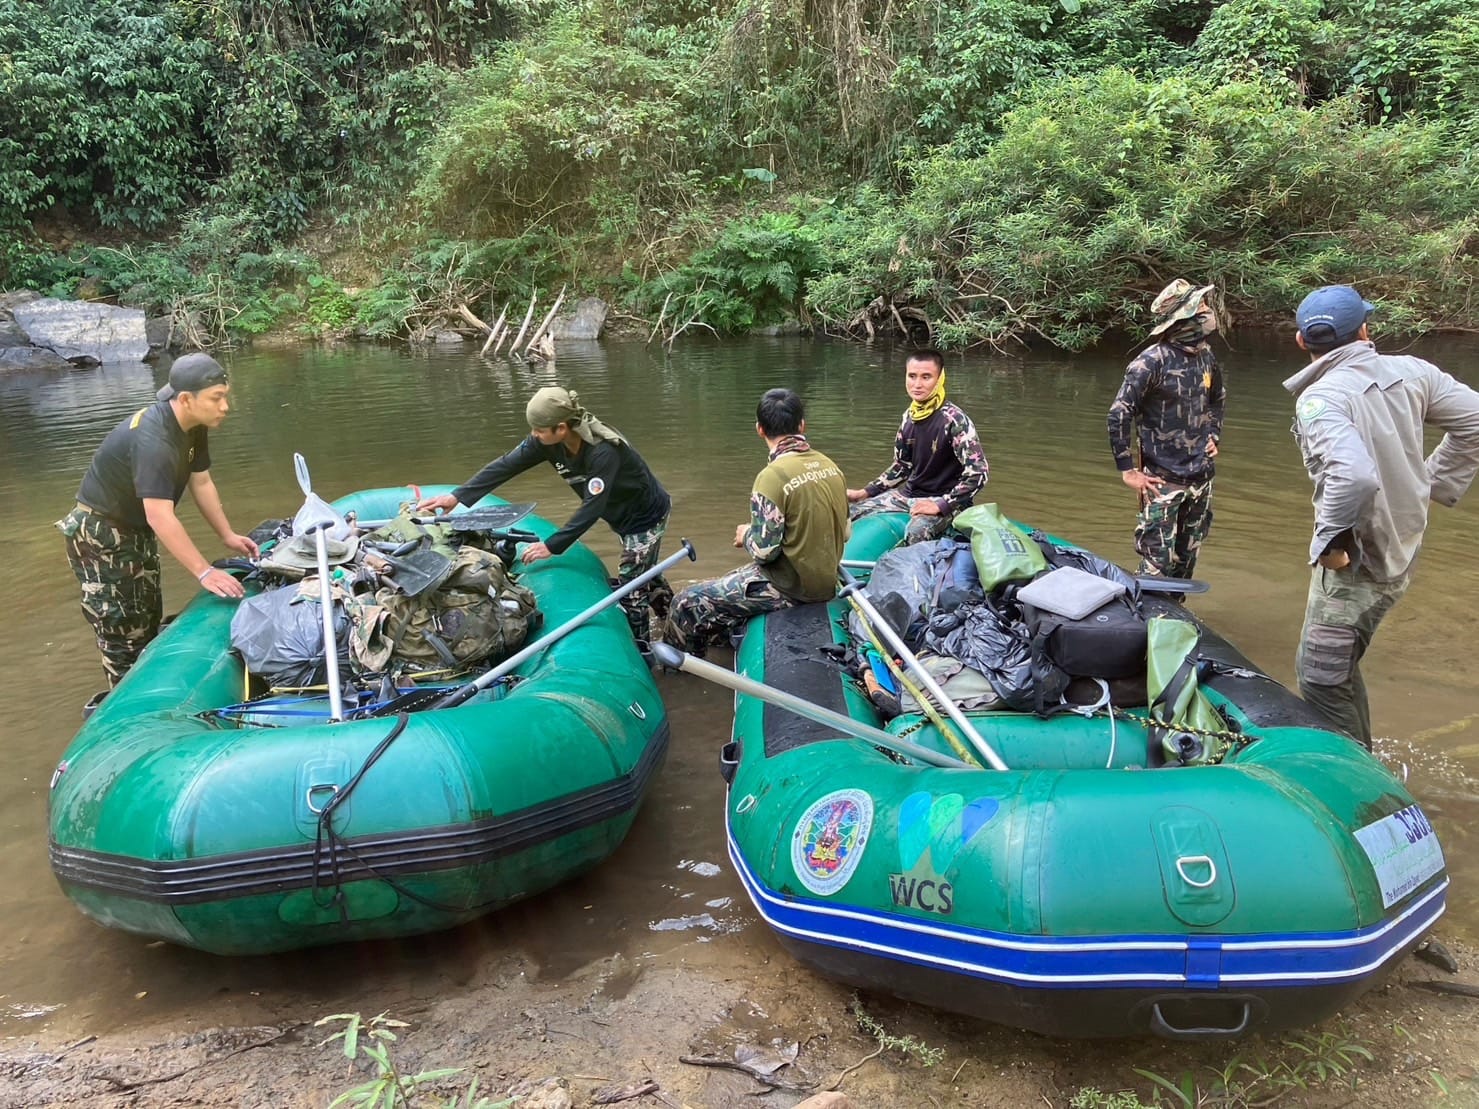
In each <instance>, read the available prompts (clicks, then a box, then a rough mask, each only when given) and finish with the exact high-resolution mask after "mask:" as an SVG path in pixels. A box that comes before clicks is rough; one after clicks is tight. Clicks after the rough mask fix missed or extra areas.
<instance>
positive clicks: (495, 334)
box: [478, 302, 508, 354]
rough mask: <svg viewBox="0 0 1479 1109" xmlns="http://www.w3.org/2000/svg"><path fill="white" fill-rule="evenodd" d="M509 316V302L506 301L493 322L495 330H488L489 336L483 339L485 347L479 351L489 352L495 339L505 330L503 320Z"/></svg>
mask: <svg viewBox="0 0 1479 1109" xmlns="http://www.w3.org/2000/svg"><path fill="white" fill-rule="evenodd" d="M507 318H508V304H507V303H506V302H505V304H504V305H503V311H502V312H500V313H499V314H498V320H497V322H495V323H494V324H493V330H492V331H490V332H488V338H487V339H485V340H484V341H483V349H482V350H481V351H479V352H478V353H480V354H487V353H488V348H489V347H491V346H492V345H493V340H494V339H496V338H498V335H499V333H500V332H501V331H502V330H503V321H504V320H505V319H507Z"/></svg>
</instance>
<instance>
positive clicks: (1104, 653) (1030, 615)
mask: <svg viewBox="0 0 1479 1109" xmlns="http://www.w3.org/2000/svg"><path fill="white" fill-rule="evenodd" d="M1022 608H1023V617H1024V620H1025V622H1026V624H1027V628H1028V632H1029V634H1030V636H1031V639H1032V653H1033V657H1034V659H1038V658H1042V659H1046V660H1048V661H1051V662H1052V663H1053V664H1055V665H1056V666H1058V667H1059V668H1060V669H1062V670H1063V671H1064V672H1065V673H1067V674H1069V675H1070V676H1072V677H1075V678H1105V679H1109V680H1113V679H1115V678H1133V677H1141V678H1143V677H1144V676H1145V650H1146V635H1145V617H1144V616H1143V615H1142V614H1141V613H1140V612H1139V611H1138V609H1137V607H1136V605H1135V604H1134V602H1133V601H1131V600H1130V598H1129V596H1128V595H1124V596H1120V597H1116V598H1115V599H1114V600H1112V601H1109V602H1107V603H1106V604H1103V605H1100V606H1099V607H1098V608H1096V609H1095V610H1094V611H1093V612H1091V613H1089V614H1088V615H1087V616H1080V617H1078V618H1077V619H1069V618H1068V617H1066V616H1060V615H1059V614H1058V613H1055V612H1048V611H1047V610H1045V609H1040V608H1035V607H1033V606H1032V605H1028V604H1024V605H1023V606H1022Z"/></svg>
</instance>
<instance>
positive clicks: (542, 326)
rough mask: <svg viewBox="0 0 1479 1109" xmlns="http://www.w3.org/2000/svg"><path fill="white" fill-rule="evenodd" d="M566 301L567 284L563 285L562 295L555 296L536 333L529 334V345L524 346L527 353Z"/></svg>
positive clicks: (535, 330)
mask: <svg viewBox="0 0 1479 1109" xmlns="http://www.w3.org/2000/svg"><path fill="white" fill-rule="evenodd" d="M564 303H565V286H563V285H561V286H560V295H559V296H558V297H556V298H555V302H554V304H552V305H550V310H549V311H548V312H546V313H545V314H544V319H542V320H540V321H539V326H538V327H536V328H535V329H534V334H532V335H530V336H529V345H528V346H526V347H525V348H524V352H525V353H526V354H527V353H528V352H529V351H531V350H533V349H534V344H535V343H537V342H539V337H540V335H542V334H544V329H545V328H546V327H548V326H549V325H550V321H551V320H552V319H554V318H555V313H556V312H558V311H559V310H560V305H562V304H564Z"/></svg>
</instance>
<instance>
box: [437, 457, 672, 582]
mask: <svg viewBox="0 0 1479 1109" xmlns="http://www.w3.org/2000/svg"><path fill="white" fill-rule="evenodd" d="M541 462H548V463H549V464H550V465H551V466H553V467H554V468H555V469H556V470H557V471H558V472H559V474H560V476H561V477H562V478H564V479H565V481H566V483H567V484H569V486H570V489H571V490H572V491H573V492H574V493H575V495H576V496H578V497H580V498H581V505H580V507H579V508H578V509H576V510H575V515H574V516H572V517H570V520H569V522H568V523H567V524H566V525H565V526H564V527H562V528H561V529H560V530H559V531H557V532H555V534H554V535H551V536H550V537H549V538H548V539H547V540H545V545H546V546H547V547H549V549H550V550H551V551H552V552H553V553H554V554H560V553H561V552H563V551H564V550H566V549H567V548H568V547H569V546H570V545H571V544H572V543H574V542H575V541H576V540H577V539H579V538H580V537H581V536H582V535H584V534H585V532H586V529H587V528H589V527H590V526H591V525H592V524H594V523H595V522H596V521H597V520H605V521H606V522H607V523H608V524H610V525H611V527H612V530H614V531H615V532H616V533H617V534H618V535H635V534H636V533H638V532H642V531H646V530H647V529H648V528H650V527H653V526H655V525H656V524H657V523H658V521H660V520H661V519H662V518H663V517H664V516H666V515H667V514H668V510H669V509H670V508H671V507H672V501H671V500H670V499H669V497H668V491H667V490H666V489H664V488H663V487H662V486H661V485H660V484H659V483H658V480H657V478H655V477H654V476H653V474H652V471H651V470H650V469H648V468H647V463H646V462H645V461H643V459H642V456H641V455H640V454H638V453H637V452H636V451H635V450H633V449H632V448H631V446H630V445H628V444H627V443H625V442H622V443H611V442H608V441H607V440H605V439H601V440H598V441H597V442H596V443H594V444H591V443H586V444H585V445H584V446H583V447H581V450H580V453H579V454H576V455H572V454H570V453H568V452H567V451H566V450H565V448H564V446H563V445H562V444H559V443H556V444H554V445H553V446H549V447H546V446H545V445H544V444H543V443H541V442H540V441H539V440H538V439H536V438H534V436H533V435H530V436H529V437H528V438H527V439H525V440H524V441H523V442H522V443H520V444H519V445H518V446H517V447H515V448H514V449H513V450H511V451H509V452H508V453H507V454H506V455H504V456H503V457H502V458H495V459H494V460H493V461H492V462H490V463H488V464H487V465H486V466H484V467H483V468H482V469H481V470H479V471H478V472H477V473H476V474H474V475H473V476H472V477H471V478H470V479H468V481H466V482H465V483H464V484H462V485H460V486H458V487H457V488H456V489H454V490H452V493H453V495H454V496H455V497H456V498H457V499H458V500H459V501H461V502H462V503H463V504H473V503H475V502H477V501H478V500H480V499H481V498H482V497H483V496H485V495H486V494H488V493H491V492H492V491H493V490H494V489H497V488H498V487H499V486H500V485H502V484H503V483H504V482H505V481H507V480H508V479H509V478H511V477H513V476H514V475H515V474H522V473H523V472H524V471H525V470H529V469H532V468H533V467H535V466H537V465H539V464H540V463H541Z"/></svg>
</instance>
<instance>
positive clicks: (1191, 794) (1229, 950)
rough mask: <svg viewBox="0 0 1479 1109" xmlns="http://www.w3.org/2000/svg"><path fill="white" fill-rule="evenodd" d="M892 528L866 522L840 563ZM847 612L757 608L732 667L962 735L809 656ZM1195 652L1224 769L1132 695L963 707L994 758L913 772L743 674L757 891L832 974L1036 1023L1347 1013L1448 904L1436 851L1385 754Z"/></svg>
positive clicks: (734, 764)
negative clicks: (1155, 759)
mask: <svg viewBox="0 0 1479 1109" xmlns="http://www.w3.org/2000/svg"><path fill="white" fill-rule="evenodd" d="M906 522H907V521H906V518H905V517H902V516H874V517H868V518H865V519H863V520H859V521H856V522H855V524H854V533H853V536H852V538H851V540H850V542H849V545H848V550H847V557H848V558H849V559H850V560H859V561H863V562H866V561H870V560H872V559H875V558H877V557H878V556H879V555H880V554H882V553H883V552H884V551H886V550H888V549H889V548H890V547H892V546H894V545H895V544H896V543H898V542H899V541H900V540H901V538H902V532H903V526H904V524H905V523H906ZM1159 603H1160V606H1161V607H1160V611H1163V612H1165V613H1167V614H1175V615H1177V616H1179V617H1181V618H1184V619H1190V618H1191V617H1190V616H1189V615H1188V614H1187V613H1186V612H1185V610H1184V609H1183V608H1182V606H1179V605H1176V604H1174V603H1172V602H1170V601H1163V602H1159ZM1155 604H1156V602H1154V600H1153V599H1150V600H1147V605H1148V606H1150V607H1152V609H1154V606H1155ZM846 617H847V606H846V602H845V601H844V600H843V599H838V600H835V601H832V602H831V603H829V604H826V605H806V606H801V607H798V608H794V609H789V610H785V611H783V612H779V613H773V614H770V615H768V616H765V617H759V618H756V619H755V620H752V621H751V622H750V624H749V627H748V630H747V632H746V634H745V636H744V640H743V642H742V644H741V646H740V648H739V651H738V653H737V656H736V662H735V668H736V671H737V672H739V673H740V674H742V675H744V676H745V677H748V678H751V679H754V680H757V681H761V682H765V683H767V684H769V685H772V686H775V687H779V688H781V689H783V690H785V691H787V692H789V693H792V694H795V695H797V696H801V697H804V698H806V699H808V700H810V701H812V702H813V703H816V704H820V705H822V706H824V707H827V708H832V709H834V710H836V711H839V712H843V713H845V714H847V715H848V716H850V717H851V718H852V719H854V720H856V721H858V722H859V723H862V724H867V725H871V726H873V727H884V728H885V730H887V731H889V732H892V733H894V734H896V735H900V736H907V738H908V740H909V741H911V742H912V743H915V744H919V745H921V746H924V747H928V748H932V749H934V750H936V751H938V752H940V753H941V754H946V755H951V754H954V751H953V750H952V748H951V747H950V746H948V745H947V743H946V741H945V738H944V737H943V736H942V735H941V734H940V731H939V729H938V728H936V727H935V725H933V724H932V723H930V722H929V721H928V720H927V719H926V718H925V717H923V716H920V715H917V714H905V715H903V716H899V717H897V718H895V719H894V720H892V721H889V722H888V723H886V724H885V723H884V721H882V720H881V719H880V717H879V715H878V714H877V712H876V710H875V709H874V707H873V704H872V703H871V702H870V701H869V699H868V697H867V695H866V692H865V691H864V689H863V688H862V687H861V685H860V684H859V683H858V682H856V680H855V679H853V678H852V677H850V676H848V675H847V674H846V673H845V672H844V670H843V669H842V668H841V667H840V666H839V665H837V663H836V661H835V652H830V653H829V652H828V651H826V650H824V648H828V647H831V646H832V645H834V644H842V643H845V642H846V641H847V631H846V627H845V622H846ZM1199 651H1200V655H1201V657H1202V658H1203V659H1206V660H1210V663H1209V665H1206V666H1204V667H1203V669H1204V671H1210V672H1211V676H1210V677H1208V678H1206V679H1205V680H1204V681H1203V683H1202V690H1203V692H1204V693H1205V694H1206V695H1207V697H1208V699H1209V700H1210V701H1211V702H1212V703H1213V705H1214V706H1215V707H1216V709H1217V710H1218V712H1219V713H1220V714H1221V715H1222V717H1223V719H1224V720H1225V721H1226V722H1227V723H1228V726H1229V732H1230V733H1233V734H1236V735H1237V736H1238V737H1239V741H1238V742H1237V743H1233V744H1230V745H1229V747H1228V751H1227V754H1226V755H1225V757H1224V758H1223V759H1222V760H1221V761H1220V762H1218V763H1216V764H1212V765H1200V766H1172V767H1160V768H1154V769H1152V768H1147V767H1146V765H1145V764H1146V762H1147V759H1146V751H1147V732H1146V728H1145V725H1144V724H1143V723H1140V722H1137V720H1136V719H1135V717H1136V716H1137V715H1139V714H1137V713H1136V712H1134V711H1131V712H1129V713H1121V714H1119V719H1114V718H1112V717H1111V716H1110V715H1108V714H1107V712H1106V711H1105V710H1100V711H1099V712H1097V713H1095V714H1094V715H1092V716H1085V715H1081V714H1077V713H1067V712H1065V713H1060V714H1057V715H1053V716H1049V717H1046V718H1043V717H1039V716H1037V715H1035V714H1032V713H1020V712H1013V711H1005V710H990V711H984V712H972V713H969V714H968V717H969V719H970V721H971V723H972V724H973V725H974V727H975V728H976V729H977V731H978V732H979V733H980V734H981V735H982V736H983V737H984V738H985V739H986V741H987V742H988V743H989V744H990V745H991V746H992V747H993V748H994V749H995V751H996V752H997V753H998V754H999V755H1000V757H1001V759H1002V760H1003V761H1004V762H1005V763H1006V764H1007V766H1008V767H1009V769H1008V770H1006V771H997V770H991V769H986V768H984V767H983V768H981V769H974V768H958V769H957V768H945V767H935V766H927V765H923V764H922V763H919V762H917V761H915V760H911V759H910V758H908V757H906V756H905V755H902V754H899V753H898V752H889V751H884V750H883V749H882V748H881V746H878V745H874V744H873V743H870V742H867V741H865V740H863V739H859V738H853V737H850V736H847V735H844V734H841V733H840V732H839V731H838V730H837V728H836V727H833V726H830V725H826V724H821V723H816V722H813V721H812V720H809V719H804V718H801V717H798V716H795V715H793V714H791V713H788V712H786V711H784V710H783V709H781V708H779V707H776V706H774V705H773V704H770V703H767V702H764V701H761V700H758V699H756V698H754V697H752V696H747V695H744V694H741V695H738V696H737V697H736V701H735V720H734V730H733V738H732V741H731V743H730V744H729V746H728V747H727V748H726V749H725V754H724V757H723V764H724V771H725V775H726V777H727V779H728V781H729V790H728V796H727V800H726V810H725V826H726V836H727V841H728V847H729V854H730V858H731V859H732V861H733V863H734V865H735V868H736V870H737V872H738V874H739V877H740V880H741V881H742V882H743V884H744V887H745V890H746V891H747V893H748V894H749V896H750V899H751V901H752V902H753V903H754V905H755V908H756V910H757V911H758V913H759V914H760V916H761V918H762V919H763V920H764V921H765V922H766V923H767V924H768V925H769V926H770V927H771V928H772V929H773V930H774V932H775V934H776V936H777V937H778V938H779V940H780V942H781V943H782V945H783V946H785V947H786V948H787V949H788V950H789V951H790V952H791V953H792V954H793V955H794V956H795V957H796V958H797V959H798V960H800V961H801V962H802V963H804V964H806V965H807V966H810V967H812V968H813V969H815V970H817V971H818V972H820V973H822V974H825V975H828V976H830V977H833V978H837V979H840V980H842V981H844V982H847V983H850V984H852V985H855V986H859V987H862V988H865V989H870V990H876V991H879V992H884V993H889V994H893V995H895V996H898V997H901V998H904V999H906V1000H910V1001H916V1002H921V1003H924V1004H927V1005H931V1006H935V1007H938V1008H941V1009H946V1010H950V1011H954V1012H960V1013H965V1014H969V1015H973V1016H977V1017H982V1018H985V1019H987V1020H990V1021H994V1022H998V1023H1001V1024H1006V1025H1011V1026H1014V1027H1019V1028H1025V1029H1030V1030H1033V1031H1037V1032H1041V1033H1045V1034H1049V1035H1055V1036H1070V1037H1104V1036H1137V1035H1146V1034H1154V1035H1159V1036H1164V1037H1170V1038H1181V1039H1215V1038H1231V1037H1237V1036H1242V1035H1245V1034H1247V1033H1251V1032H1265V1031H1273V1030H1278V1029H1287V1028H1294V1027H1301V1026H1306V1025H1309V1024H1312V1023H1314V1022H1317V1021H1319V1020H1321V1019H1323V1018H1324V1017H1326V1016H1328V1015H1329V1014H1331V1013H1333V1012H1335V1011H1337V1010H1338V1009H1340V1008H1341V1007H1342V1006H1345V1005H1347V1004H1348V1003H1350V1002H1351V1001H1352V1000H1353V999H1355V998H1356V997H1358V996H1359V995H1360V994H1362V993H1363V992H1365V991H1366V990H1368V989H1370V988H1371V987H1372V986H1373V985H1375V984H1376V983H1378V982H1380V981H1381V980H1382V978H1383V976H1384V975H1385V974H1386V973H1387V972H1389V971H1390V970H1391V968H1392V967H1393V965H1394V964H1395V963H1396V962H1397V961H1398V960H1400V959H1401V958H1403V957H1404V956H1405V955H1406V954H1408V953H1409V952H1411V951H1412V950H1413V948H1414V947H1416V946H1417V944H1418V943H1419V942H1420V941H1421V940H1422V939H1423V937H1424V936H1425V935H1426V934H1427V933H1428V932H1429V931H1430V930H1431V929H1432V928H1433V926H1434V924H1435V922H1436V921H1437V920H1438V918H1439V917H1440V916H1441V915H1442V913H1443V911H1444V907H1445V901H1446V896H1447V890H1448V882H1449V880H1448V874H1447V871H1446V869H1445V866H1444V860H1443V853H1442V849H1441V847H1440V846H1439V844H1438V841H1437V837H1436V836H1435V835H1434V833H1433V829H1432V827H1431V825H1430V823H1429V822H1428V819H1427V817H1426V816H1425V815H1424V813H1423V811H1422V808H1421V806H1420V805H1418V803H1417V802H1416V800H1415V799H1414V798H1413V797H1412V795H1411V794H1410V793H1408V791H1407V789H1406V787H1405V786H1404V785H1403V784H1402V782H1401V781H1399V780H1398V779H1397V778H1396V777H1394V776H1393V775H1392V773H1391V772H1390V771H1388V770H1387V768H1386V767H1385V766H1383V765H1382V763H1381V762H1380V761H1379V760H1377V759H1376V758H1374V757H1373V756H1372V755H1370V754H1369V753H1367V752H1366V751H1365V750H1364V749H1362V748H1361V747H1360V746H1359V745H1357V744H1355V743H1353V742H1351V741H1350V740H1348V739H1346V738H1345V737H1344V736H1342V735H1340V734H1338V733H1337V732H1336V731H1334V730H1333V729H1332V727H1331V726H1330V725H1329V724H1328V722H1326V721H1325V720H1324V718H1323V717H1321V716H1320V715H1319V714H1318V713H1317V712H1316V711H1315V710H1313V709H1312V708H1310V707H1309V706H1307V705H1306V704H1305V703H1304V702H1303V701H1301V700H1300V699H1299V698H1297V697H1296V696H1294V695H1293V694H1292V693H1291V692H1289V691H1288V690H1287V689H1285V688H1284V687H1283V686H1281V685H1279V684H1278V683H1277V682H1275V681H1274V680H1273V679H1271V678H1269V677H1268V676H1267V675H1266V674H1263V673H1261V672H1259V671H1258V670H1257V669H1256V668H1255V667H1254V666H1253V665H1252V664H1251V663H1250V662H1249V661H1248V660H1247V659H1246V658H1244V657H1243V656H1242V655H1241V654H1239V653H1238V652H1237V651H1236V650H1235V649H1234V648H1233V647H1232V646H1231V645H1230V644H1228V643H1227V642H1226V641H1225V640H1224V639H1222V638H1221V637H1219V636H1218V635H1217V634H1216V633H1215V632H1213V631H1211V630H1210V629H1208V628H1206V627H1202V638H1201V642H1200V647H1199ZM1144 712H1145V710H1140V714H1143V713H1144Z"/></svg>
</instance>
